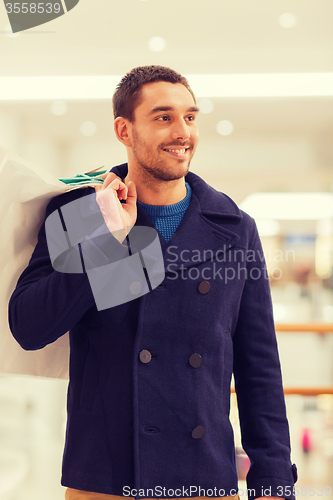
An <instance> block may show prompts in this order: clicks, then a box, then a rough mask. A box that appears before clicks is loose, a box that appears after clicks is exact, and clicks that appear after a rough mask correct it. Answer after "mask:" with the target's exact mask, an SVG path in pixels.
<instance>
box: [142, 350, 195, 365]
mask: <svg viewBox="0 0 333 500" xmlns="http://www.w3.org/2000/svg"><path fill="white" fill-rule="evenodd" d="M151 357H152V356H151V352H149V351H148V350H147V349H142V351H140V354H139V358H140V361H141V363H149V362H150V361H151ZM188 362H189V363H190V365H191V366H192V367H193V368H199V366H201V356H200V354H198V353H197V352H195V353H194V354H192V355H191V356H190V357H189V360H188Z"/></svg>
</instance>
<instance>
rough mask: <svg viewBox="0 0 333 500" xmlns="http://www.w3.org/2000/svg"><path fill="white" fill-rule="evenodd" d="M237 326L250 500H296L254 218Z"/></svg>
mask: <svg viewBox="0 0 333 500" xmlns="http://www.w3.org/2000/svg"><path fill="white" fill-rule="evenodd" d="M251 224H252V232H251V233H252V235H250V237H249V239H250V241H251V243H250V245H249V249H250V252H247V257H246V263H245V264H246V275H245V284H244V288H243V293H242V298H241V303H240V310H239V317H238V322H237V326H236V330H235V334H234V338H233V344H234V378H235V389H236V393H237V401H238V409H239V416H240V426H241V433H242V445H243V448H244V450H245V451H246V453H247V454H248V456H249V458H250V462H251V466H250V470H249V472H248V475H247V487H248V490H249V491H248V497H249V500H252V499H254V498H256V497H260V496H277V497H281V498H286V499H294V498H295V496H294V494H293V490H294V483H295V482H296V480H297V469H296V466H295V464H293V465H292V464H291V461H290V438H289V428H288V421H287V417H286V408H285V401H284V393H283V386H282V377H281V369H280V361H279V355H278V349H277V342H276V335H275V327H274V321H273V311H272V302H271V295H270V288H269V281H268V275H267V270H266V264H265V260H264V255H263V250H262V246H261V242H260V239H259V235H258V231H257V228H256V225H255V223H254V220H253V219H251Z"/></svg>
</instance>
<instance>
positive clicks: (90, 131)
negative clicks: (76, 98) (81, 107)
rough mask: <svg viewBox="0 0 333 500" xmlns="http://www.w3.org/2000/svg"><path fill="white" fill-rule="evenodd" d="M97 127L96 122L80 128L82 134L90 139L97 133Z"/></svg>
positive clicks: (86, 123) (85, 124)
mask: <svg viewBox="0 0 333 500" xmlns="http://www.w3.org/2000/svg"><path fill="white" fill-rule="evenodd" d="M96 130H97V127H96V125H95V123H94V122H89V121H87V122H83V123H81V126H80V132H81V134H82V135H85V136H86V137H90V136H92V135H94V134H95V133H96Z"/></svg>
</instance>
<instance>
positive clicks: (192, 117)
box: [187, 115, 195, 122]
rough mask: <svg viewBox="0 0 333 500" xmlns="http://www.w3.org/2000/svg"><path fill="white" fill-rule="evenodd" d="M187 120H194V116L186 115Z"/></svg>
mask: <svg viewBox="0 0 333 500" xmlns="http://www.w3.org/2000/svg"><path fill="white" fill-rule="evenodd" d="M187 119H188V121H190V122H193V121H194V120H195V116H193V115H190V116H188V117H187Z"/></svg>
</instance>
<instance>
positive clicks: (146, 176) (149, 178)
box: [132, 132, 195, 185]
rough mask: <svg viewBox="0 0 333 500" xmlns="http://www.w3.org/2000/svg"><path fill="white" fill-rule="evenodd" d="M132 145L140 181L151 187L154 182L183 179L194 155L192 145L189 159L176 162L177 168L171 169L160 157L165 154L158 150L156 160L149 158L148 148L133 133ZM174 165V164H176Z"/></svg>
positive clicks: (161, 149)
mask: <svg viewBox="0 0 333 500" xmlns="http://www.w3.org/2000/svg"><path fill="white" fill-rule="evenodd" d="M133 138H134V144H133V147H132V152H133V156H134V158H135V161H136V163H137V164H138V165H139V166H140V173H141V177H142V181H143V182H144V183H145V184H146V185H152V184H154V183H155V182H156V181H158V182H169V181H175V180H178V179H181V178H182V177H185V175H186V174H187V173H188V171H189V169H190V163H191V160H192V157H193V155H194V151H195V149H194V148H193V145H191V146H190V152H189V155H190V156H189V159H188V160H186V162H184V160H177V159H176V158H175V160H176V162H177V163H178V168H177V167H171V166H170V165H169V164H168V162H167V159H166V160H164V159H163V158H161V155H164V154H167V153H165V152H164V151H163V148H162V147H161V148H160V154H159V155H156V158H153V157H150V156H149V148H148V147H147V145H146V143H145V142H144V141H143V140H142V139H140V138H139V137H138V135H137V133H136V132H133ZM177 163H176V164H177Z"/></svg>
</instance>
